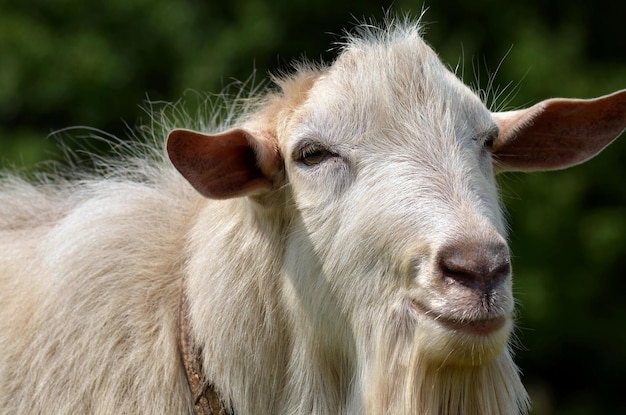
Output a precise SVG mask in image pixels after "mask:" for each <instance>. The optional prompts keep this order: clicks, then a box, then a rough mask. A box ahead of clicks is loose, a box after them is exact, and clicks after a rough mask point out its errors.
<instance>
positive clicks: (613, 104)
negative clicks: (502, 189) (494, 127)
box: [493, 90, 626, 171]
mask: <svg viewBox="0 0 626 415" xmlns="http://www.w3.org/2000/svg"><path fill="white" fill-rule="evenodd" d="M493 118H494V120H495V121H496V122H497V124H498V126H499V128H500V135H499V136H498V139H497V140H496V142H495V143H494V146H493V153H494V156H495V159H496V163H497V168H498V170H499V171H512V170H517V171H532V170H555V169H563V168H566V167H570V166H573V165H576V164H579V163H582V162H584V161H586V160H588V159H590V158H592V157H594V156H595V155H596V154H598V153H599V152H600V151H602V149H603V148H605V147H606V146H607V145H609V144H610V143H611V142H612V141H613V140H615V139H616V138H617V137H618V136H619V135H620V134H621V132H622V131H624V129H625V128H626V90H622V91H619V92H616V93H614V94H611V95H607V96H604V97H600V98H596V99H590V100H582V99H562V98H559V99H550V100H546V101H543V102H540V103H538V104H536V105H535V106H533V107H531V108H528V109H525V110H520V111H511V112H504V113H496V114H493Z"/></svg>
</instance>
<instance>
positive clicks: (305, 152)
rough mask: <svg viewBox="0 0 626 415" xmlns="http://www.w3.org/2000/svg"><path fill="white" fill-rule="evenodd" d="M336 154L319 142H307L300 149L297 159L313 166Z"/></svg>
mask: <svg viewBox="0 0 626 415" xmlns="http://www.w3.org/2000/svg"><path fill="white" fill-rule="evenodd" d="M334 155H335V154H334V153H332V152H330V151H329V150H327V149H326V148H324V147H323V146H321V145H319V144H305V145H304V146H302V147H301V148H300V150H298V152H297V155H296V157H295V160H296V161H297V162H298V163H302V164H304V165H305V166H308V167H311V166H316V165H318V164H321V163H323V162H324V161H326V160H327V159H328V158H330V157H332V156H334Z"/></svg>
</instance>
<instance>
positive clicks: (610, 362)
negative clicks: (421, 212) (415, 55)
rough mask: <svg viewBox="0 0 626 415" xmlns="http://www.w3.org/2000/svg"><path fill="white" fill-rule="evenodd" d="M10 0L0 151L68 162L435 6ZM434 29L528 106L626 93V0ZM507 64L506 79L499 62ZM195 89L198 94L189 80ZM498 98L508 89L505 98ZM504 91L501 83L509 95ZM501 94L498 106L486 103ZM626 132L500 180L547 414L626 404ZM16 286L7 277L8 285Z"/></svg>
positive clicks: (525, 11)
mask: <svg viewBox="0 0 626 415" xmlns="http://www.w3.org/2000/svg"><path fill="white" fill-rule="evenodd" d="M391 3H392V2H388V1H387V2H375V1H372V0H367V1H360V2H357V1H347V0H314V1H311V0H278V1H273V2H264V1H261V0H229V1H222V0H212V1H199V0H195V1H190V0H185V1H166V0H150V1H148V0H108V1H106V2H97V1H86V0H83V1H78V0H47V1H45V0H19V1H18V0H13V1H10V0H9V1H7V0H0V159H1V163H2V165H4V166H10V165H17V166H22V165H25V166H27V167H29V168H32V166H34V165H35V163H37V162H38V161H41V160H43V159H47V158H51V157H52V158H54V157H59V154H60V152H59V151H57V150H55V148H56V141H55V140H54V139H51V138H46V137H47V136H48V135H49V133H51V132H52V131H54V130H57V129H60V128H64V127H69V126H76V125H86V126H91V127H95V128H99V129H101V130H104V131H107V132H109V133H112V134H115V135H119V136H124V135H128V130H127V128H128V127H127V125H130V126H131V127H134V126H138V125H140V124H141V122H142V121H140V120H141V119H143V122H144V123H147V122H148V117H147V115H146V113H145V112H144V111H143V110H142V109H141V105H142V104H143V103H144V101H145V100H146V98H147V97H148V98H149V99H150V100H165V101H176V100H178V99H180V98H181V97H187V98H192V99H191V100H190V101H191V102H193V100H194V99H196V97H197V96H198V93H199V94H200V95H201V96H202V95H203V94H204V93H206V92H219V91H220V90H221V89H222V88H223V87H224V86H225V85H227V84H229V83H231V81H232V79H239V80H246V79H248V77H249V76H250V74H251V73H252V72H253V70H254V69H256V71H257V74H256V77H257V81H258V80H260V79H264V78H265V75H266V73H267V72H268V71H277V70H284V69H287V68H289V63H290V62H291V61H292V60H294V59H298V58H300V57H302V56H306V57H307V58H309V59H314V60H318V59H324V60H327V61H329V60H331V59H332V57H333V56H334V52H333V47H332V45H333V44H334V43H335V42H337V41H339V40H340V39H341V36H340V35H341V33H342V29H344V28H349V27H350V26H351V25H352V24H353V23H354V22H355V21H357V20H358V21H361V20H362V19H363V18H364V17H368V18H369V17H375V18H377V19H378V20H380V19H381V18H382V16H384V10H386V9H389V8H391V10H392V11H394V12H410V13H412V14H413V15H419V14H420V11H421V8H422V4H421V2H413V1H402V0H397V1H395V2H393V5H391ZM428 6H429V10H428V12H427V13H426V18H425V20H426V21H428V22H430V24H429V25H428V29H427V33H426V38H427V40H428V41H429V42H430V43H431V44H432V45H433V46H434V47H435V49H436V50H438V51H439V53H440V54H441V57H442V59H443V60H444V62H446V63H447V64H449V65H450V66H451V67H456V66H457V65H461V66H462V67H463V68H464V71H463V76H464V78H465V80H466V82H468V83H473V84H475V85H477V86H478V87H479V88H483V89H487V88H488V87H489V86H490V82H489V80H490V78H491V77H492V76H493V77H495V79H494V81H493V86H494V87H497V88H498V89H497V91H499V92H500V91H503V93H502V94H501V95H500V98H499V99H498V100H496V101H497V103H498V104H508V106H509V107H520V106H524V105H529V104H532V103H535V102H537V101H539V100H541V99H544V98H548V97H553V96H568V97H584V98H587V97H594V96H599V95H603V94H606V93H609V92H612V91H614V90H618V89H623V88H626V34H625V33H624V27H625V26H626V19H625V18H626V2H623V1H618V0H612V1H611V0H593V1H592V0H586V1H575V0H552V1H548V0H526V1H524V2H519V3H518V2H504V1H492V0H472V1H461V0H458V1H446V2H435V1H431V2H429V4H428ZM498 67H500V69H499V71H497V73H495V74H494V72H495V69H496V68H498ZM189 91H195V92H189ZM492 95H493V94H492ZM495 95H498V94H495ZM489 102H492V101H491V100H489ZM625 157H626V137H622V139H621V141H618V142H616V143H615V144H613V145H612V146H611V147H610V148H609V149H608V150H607V151H605V152H603V153H602V154H601V155H600V156H599V157H598V158H596V159H594V160H593V161H591V162H589V163H587V164H586V165H584V166H579V167H576V168H573V169H570V170H568V171H563V172H552V173H534V174H529V175H522V174H516V175H508V176H506V177H504V178H501V180H500V182H501V185H502V190H503V200H504V203H505V205H506V207H507V210H508V211H509V216H510V222H511V228H512V236H511V246H512V249H513V252H514V256H515V257H514V267H515V293H516V296H517V298H518V300H519V322H518V326H519V328H518V330H517V337H518V339H519V343H520V345H521V346H520V347H519V348H518V350H517V361H518V362H519V364H520V366H521V367H522V369H523V374H524V380H525V383H526V385H527V386H528V388H529V390H530V392H531V395H532V396H533V397H534V404H535V410H534V412H533V413H534V414H537V415H545V414H572V415H573V414H616V413H626V399H624V395H622V393H624V392H623V391H624V388H625V387H626V381H625V380H624V376H625V374H626V302H625V301H624V298H625V297H626V294H625V291H626V166H625V164H624V161H625ZM0 289H1V288H0Z"/></svg>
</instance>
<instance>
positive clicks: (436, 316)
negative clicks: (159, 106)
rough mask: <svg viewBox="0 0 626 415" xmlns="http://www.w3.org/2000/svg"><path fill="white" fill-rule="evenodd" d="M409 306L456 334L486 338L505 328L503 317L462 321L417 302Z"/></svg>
mask: <svg viewBox="0 0 626 415" xmlns="http://www.w3.org/2000/svg"><path fill="white" fill-rule="evenodd" d="M411 306H412V308H413V309H414V310H416V311H417V312H418V313H419V314H421V315H423V316H425V317H427V318H429V319H430V320H432V321H434V322H435V323H437V324H439V325H441V326H443V327H445V328H447V329H448V330H452V331H456V332H464V333H468V334H474V335H477V336H488V335H490V334H493V333H495V332H497V331H499V330H500V329H502V327H504V326H505V324H506V321H507V318H506V317H505V316H497V317H488V318H484V319H480V318H478V319H473V320H462V319H457V318H453V317H448V316H445V315H443V314H441V313H439V312H436V311H434V310H432V309H430V308H428V307H426V306H424V305H423V304H421V303H419V302H417V301H411Z"/></svg>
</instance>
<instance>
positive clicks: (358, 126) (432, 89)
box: [300, 38, 493, 145]
mask: <svg viewBox="0 0 626 415" xmlns="http://www.w3.org/2000/svg"><path fill="white" fill-rule="evenodd" d="M303 113H304V116H303V117H301V118H300V119H305V120H306V121H307V122H308V123H309V125H308V126H309V127H311V129H312V130H315V132H314V133H317V134H320V135H323V136H326V137H325V138H328V139H330V140H332V139H333V138H335V140H341V141H346V140H348V141H350V142H351V144H352V145H354V144H361V143H363V141H364V140H367V138H368V137H370V138H371V137H372V136H374V137H375V138H377V139H380V137H381V135H382V136H385V137H387V138H392V137H390V136H392V135H395V136H402V137H404V138H405V139H406V138H408V137H410V138H411V139H413V140H418V141H419V140H429V141H431V142H432V140H433V138H436V139H437V140H446V139H447V140H450V139H452V138H454V137H456V136H469V135H472V134H476V133H478V132H479V131H481V130H485V131H488V130H489V129H490V128H492V126H493V121H492V120H491V117H490V114H489V112H488V111H487V109H486V108H485V106H484V105H483V104H482V102H480V100H479V99H478V97H477V96H476V95H475V94H474V93H472V92H471V90H470V89H469V88H467V87H466V86H465V85H464V84H463V83H462V82H461V81H459V80H458V79H457V78H456V77H455V76H454V75H453V74H452V73H451V72H450V71H449V70H448V69H447V68H446V67H445V66H444V65H443V63H442V62H441V61H440V60H439V58H438V57H437V55H436V54H435V53H434V52H433V51H432V50H431V49H430V48H429V47H428V46H427V45H426V44H425V43H424V42H423V41H422V40H421V39H420V38H417V39H412V40H411V42H408V41H403V42H398V43H396V44H373V45H369V44H368V45H366V46H363V47H361V48H352V49H347V50H346V51H345V52H344V53H343V54H342V55H341V56H340V57H339V58H338V60H337V61H336V62H335V63H334V64H333V66H332V67H331V68H330V70H329V71H328V72H327V73H326V74H325V75H324V76H323V77H321V78H320V79H319V80H318V82H317V83H316V84H315V85H314V87H313V88H312V90H311V91H310V95H309V99H308V100H307V102H306V103H305V105H304V108H303ZM417 132H419V133H420V134H417ZM424 133H426V134H424ZM428 133H431V134H428ZM432 133H435V137H431V135H432ZM338 144H339V143H338ZM390 144H391V143H390Z"/></svg>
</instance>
